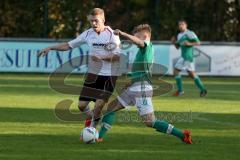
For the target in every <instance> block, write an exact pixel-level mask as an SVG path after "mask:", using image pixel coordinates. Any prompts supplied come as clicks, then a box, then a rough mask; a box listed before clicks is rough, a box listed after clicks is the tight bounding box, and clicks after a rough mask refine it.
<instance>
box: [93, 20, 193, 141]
mask: <svg viewBox="0 0 240 160" xmlns="http://www.w3.org/2000/svg"><path fill="white" fill-rule="evenodd" d="M133 33H134V36H132V35H129V34H127V33H125V32H122V31H120V30H115V34H116V35H120V36H123V37H125V38H127V39H129V40H130V41H132V42H133V43H134V44H136V45H137V46H138V48H139V50H138V52H137V55H136V57H135V60H134V62H133V66H132V72H131V82H130V83H129V84H128V85H127V86H126V89H125V90H123V92H122V93H121V95H120V96H118V97H117V98H116V99H115V100H113V101H112V102H111V103H110V104H109V105H108V109H107V113H106V114H105V115H104V117H103V119H102V127H101V129H100V132H99V139H98V141H99V142H102V141H103V136H104V135H105V133H106V132H107V131H108V130H109V129H110V128H111V125H112V124H113V121H114V117H115V112H116V111H118V110H121V109H124V108H125V107H127V106H129V105H135V106H136V107H137V109H138V112H139V114H140V116H141V118H142V121H143V122H144V123H145V125H146V126H148V127H152V128H155V129H156V130H157V131H158V132H163V133H168V134H171V135H174V136H176V137H178V138H180V139H181V140H182V141H184V142H185V143H187V144H191V143H192V139H191V136H190V131H184V132H182V131H180V130H179V129H177V128H175V127H174V126H173V125H171V124H169V123H167V122H166V121H163V120H158V119H155V115H154V110H153V105H152V94H153V88H152V85H151V80H150V76H151V73H150V71H151V66H152V63H153V54H154V51H153V46H152V43H151V42H150V39H151V28H150V26H149V25H148V24H142V25H139V26H137V27H135V29H134V31H133Z"/></svg>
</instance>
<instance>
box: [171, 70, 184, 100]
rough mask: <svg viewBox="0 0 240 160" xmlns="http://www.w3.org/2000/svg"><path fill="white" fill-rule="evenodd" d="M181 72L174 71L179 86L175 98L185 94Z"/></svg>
mask: <svg viewBox="0 0 240 160" xmlns="http://www.w3.org/2000/svg"><path fill="white" fill-rule="evenodd" d="M180 72H181V70H178V69H177V68H175V69H174V76H175V80H176V85H177V91H176V92H175V93H174V94H173V96H176V97H177V96H181V95H183V94H184V91H183V87H182V76H181V75H180Z"/></svg>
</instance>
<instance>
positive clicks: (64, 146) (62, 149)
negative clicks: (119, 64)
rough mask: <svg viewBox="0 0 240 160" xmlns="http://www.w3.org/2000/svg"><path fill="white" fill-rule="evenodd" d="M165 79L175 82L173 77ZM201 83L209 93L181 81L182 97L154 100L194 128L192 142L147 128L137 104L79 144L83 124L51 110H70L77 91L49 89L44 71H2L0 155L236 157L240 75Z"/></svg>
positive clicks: (75, 80)
mask: <svg viewBox="0 0 240 160" xmlns="http://www.w3.org/2000/svg"><path fill="white" fill-rule="evenodd" d="M163 79H164V80H166V81H167V82H170V83H174V81H173V78H171V77H167V78H163ZM119 81H122V80H121V79H120V80H119ZM203 81H204V83H205V85H206V87H207V88H208V91H209V94H208V96H207V97H205V98H200V97H199V93H198V90H197V89H196V87H195V86H194V84H193V82H192V80H191V79H189V78H184V89H185V92H186V94H185V95H184V96H182V97H179V98H176V97H171V96H170V93H169V94H165V95H162V96H156V97H154V100H153V103H154V106H155V110H156V114H157V115H158V116H159V117H161V118H164V119H167V120H169V121H171V122H172V123H173V124H174V125H175V126H177V127H179V128H182V129H186V128H187V129H190V130H191V131H192V134H193V139H194V142H195V144H194V145H185V144H183V143H182V142H181V141H180V140H178V139H176V138H175V137H172V136H168V135H164V134H162V133H158V132H155V131H154V130H153V129H151V128H147V127H145V126H144V125H143V124H141V123H140V122H138V118H137V117H136V114H137V113H136V112H135V109H133V110H130V111H122V112H121V114H120V113H119V115H121V116H119V115H118V117H117V122H116V124H115V125H114V126H113V128H112V130H111V131H110V132H109V133H108V135H107V137H106V138H105V141H104V143H100V144H93V145H86V144H83V143H81V142H79V141H78V139H79V134H80V131H81V128H82V127H83V125H82V124H83V122H64V121H61V120H59V119H58V118H57V117H56V116H55V114H54V107H55V105H56V104H57V103H58V102H59V101H61V100H63V99H71V100H73V101H74V103H73V105H72V110H73V111H76V110H77V109H76V108H77V107H76V104H77V103H76V102H77V99H78V96H77V95H65V94H61V93H57V92H55V91H53V90H52V89H50V88H49V84H48V76H47V75H32V74H28V75H26V74H1V75H0V102H1V103H0V159H14V160H16V159H17V160H20V159H24V160H25V159H28V160H31V159H34V160H38V159H51V160H54V159H67V160H69V159H80V160H84V159H87V160H91V159H99V160H101V159H132V160H134V159H137V160H141V159H169V160H173V159H176V160H179V159H185V160H186V159H195V160H197V159H204V160H206V159H211V160H214V159H216V160H219V159H226V160H229V159H232V160H234V159H238V158H237V157H238V151H239V148H240V134H239V132H240V123H239V122H240V83H239V81H240V78H211V77H208V78H203ZM66 82H67V83H71V84H81V83H82V79H81V77H80V76H78V75H74V76H70V77H69V78H68V79H67V80H66ZM154 83H157V79H156V78H155V79H154ZM123 115H124V116H125V117H124V116H123ZM123 118H125V119H123Z"/></svg>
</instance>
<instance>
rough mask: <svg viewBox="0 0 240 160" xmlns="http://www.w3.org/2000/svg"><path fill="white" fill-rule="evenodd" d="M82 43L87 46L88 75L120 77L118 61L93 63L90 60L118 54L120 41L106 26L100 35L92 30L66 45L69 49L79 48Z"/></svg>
mask: <svg viewBox="0 0 240 160" xmlns="http://www.w3.org/2000/svg"><path fill="white" fill-rule="evenodd" d="M82 43H87V44H88V46H89V56H90V57H89V63H88V73H93V74H97V75H103V76H118V75H120V71H119V70H120V64H119V62H118V61H115V62H108V61H101V62H95V61H93V60H92V59H91V55H94V54H96V55H99V56H109V55H111V54H119V53H120V50H119V46H120V39H119V36H116V35H114V34H113V30H112V29H111V28H110V27H109V26H106V27H105V29H104V31H103V32H101V33H100V34H98V33H96V32H95V31H94V30H93V29H92V28H90V29H88V30H86V31H84V32H83V33H82V34H80V35H79V36H78V37H77V38H76V39H74V40H72V41H69V42H68V45H69V46H70V47H71V48H76V47H79V46H80V45H81V44H82Z"/></svg>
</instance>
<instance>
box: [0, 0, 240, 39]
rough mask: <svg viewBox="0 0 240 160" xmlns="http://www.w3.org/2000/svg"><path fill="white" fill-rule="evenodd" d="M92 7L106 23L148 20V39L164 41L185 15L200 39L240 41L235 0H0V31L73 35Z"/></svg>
mask: <svg viewBox="0 0 240 160" xmlns="http://www.w3.org/2000/svg"><path fill="white" fill-rule="evenodd" d="M46 4H47V5H46ZM94 7H101V8H103V9H104V10H105V13H106V24H107V25H110V26H111V27H112V28H119V29H122V30H124V31H127V32H131V31H132V29H133V27H134V26H135V25H138V24H141V23H149V24H150V25H151V26H152V29H153V34H152V35H153V39H154V40H169V39H170V38H171V36H172V35H176V33H177V21H178V20H179V19H186V20H187V21H188V23H189V28H190V29H192V30H194V31H195V32H196V33H197V34H198V36H199V37H200V39H201V40H203V41H240V0H211V1H210V0H92V1H89V0H1V1H0V15H1V16H0V36H1V37H39V38H41V37H48V38H73V37H75V36H77V35H78V34H80V33H81V32H82V31H84V30H86V29H87V28H89V27H90V25H89V23H88V21H87V18H86V16H87V14H88V13H89V11H90V10H91V9H92V8H94ZM46 11H47V12H46ZM45 13H47V14H45ZM46 18H47V19H46Z"/></svg>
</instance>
